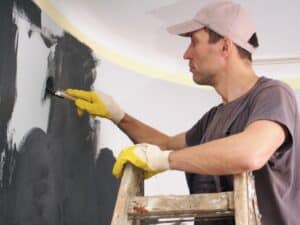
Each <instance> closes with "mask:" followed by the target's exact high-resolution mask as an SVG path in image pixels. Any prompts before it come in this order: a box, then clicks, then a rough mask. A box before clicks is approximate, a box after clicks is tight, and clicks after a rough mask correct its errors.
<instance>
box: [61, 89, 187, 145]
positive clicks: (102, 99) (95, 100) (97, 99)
mask: <svg viewBox="0 0 300 225" xmlns="http://www.w3.org/2000/svg"><path fill="white" fill-rule="evenodd" d="M66 94H68V95H70V96H72V97H75V98H76V100H75V105H76V107H77V111H78V113H79V115H82V114H83V113H84V112H88V113H89V114H90V115H92V116H100V117H103V118H107V119H110V120H111V121H112V122H114V123H115V124H116V125H117V126H118V127H119V128H120V129H121V130H122V131H123V132H124V133H125V134H126V135H127V136H128V137H129V138H130V139H131V140H132V141H133V142H134V143H145V142H147V143H152V144H155V145H158V146H160V147H161V148H162V149H174V150H175V149H181V148H184V147H185V146H186V143H185V134H179V135H176V136H174V137H170V136H167V135H166V134H163V133H162V132H160V131H158V130H156V129H154V128H152V127H150V126H148V125H146V124H144V123H143V122H141V121H139V120H137V119H135V118H133V117H132V116H130V115H128V114H126V113H125V112H124V111H123V110H122V108H121V107H120V106H119V104H118V103H117V102H116V101H115V100H114V99H113V98H112V97H111V96H109V95H107V94H105V93H103V92H101V91H84V90H76V89H68V90H66Z"/></svg>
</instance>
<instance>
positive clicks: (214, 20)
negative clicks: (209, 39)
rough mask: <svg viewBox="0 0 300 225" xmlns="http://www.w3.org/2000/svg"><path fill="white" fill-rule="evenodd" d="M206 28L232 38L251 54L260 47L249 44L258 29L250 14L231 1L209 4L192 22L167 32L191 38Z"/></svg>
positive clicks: (181, 24)
mask: <svg viewBox="0 0 300 225" xmlns="http://www.w3.org/2000/svg"><path fill="white" fill-rule="evenodd" d="M204 27H206V28H208V29H210V30H212V31H214V32H216V33H218V34H220V35H222V36H226V37H228V38H230V39H231V40H232V41H233V42H234V43H235V44H237V45H238V46H240V47H242V48H244V49H246V50H247V51H249V52H250V53H253V52H254V51H255V49H256V48H257V47H258V46H253V45H252V44H250V43H249V41H250V39H251V38H252V37H253V35H256V29H255V25H254V23H253V21H252V19H251V18H250V16H249V14H248V12H246V11H245V10H244V9H243V8H242V6H241V5H239V4H236V3H233V2H231V1H219V2H215V3H212V4H208V5H206V6H205V7H203V8H201V9H200V10H199V11H198V12H197V13H196V15H195V16H194V17H193V18H192V19H191V20H188V21H185V22H183V23H180V24H176V25H174V26H171V27H168V28H167V31H168V32H169V33H171V34H176V35H180V36H190V34H191V33H192V32H194V31H196V30H199V29H202V28H204Z"/></svg>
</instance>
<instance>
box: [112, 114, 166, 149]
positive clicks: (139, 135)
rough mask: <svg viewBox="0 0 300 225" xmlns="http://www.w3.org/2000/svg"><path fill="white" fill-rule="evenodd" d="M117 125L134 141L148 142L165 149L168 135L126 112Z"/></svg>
mask: <svg viewBox="0 0 300 225" xmlns="http://www.w3.org/2000/svg"><path fill="white" fill-rule="evenodd" d="M118 126H119V128H120V129H121V130H122V131H123V132H124V133H125V134H127V135H128V137H129V138H130V139H131V140H132V141H133V142H134V143H150V144H154V145H158V146H160V147H161V148H162V149H165V148H167V145H168V142H169V140H170V137H169V136H167V135H166V134H164V133H162V132H160V131H158V130H156V129H155V128H152V127H150V126H148V125H147V124H144V123H143V122H141V121H139V120H137V119H135V118H133V117H132V116H130V115H128V114H125V116H124V118H123V119H122V120H121V121H120V123H119V124H118Z"/></svg>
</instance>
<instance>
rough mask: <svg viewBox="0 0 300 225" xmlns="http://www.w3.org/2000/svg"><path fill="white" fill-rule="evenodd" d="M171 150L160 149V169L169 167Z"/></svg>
mask: <svg viewBox="0 0 300 225" xmlns="http://www.w3.org/2000/svg"><path fill="white" fill-rule="evenodd" d="M171 152H172V151H171V150H165V151H162V161H161V166H162V170H169V169H170V163H169V155H170V153H171Z"/></svg>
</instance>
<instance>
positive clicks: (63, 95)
mask: <svg viewBox="0 0 300 225" xmlns="http://www.w3.org/2000/svg"><path fill="white" fill-rule="evenodd" d="M62 97H63V98H65V99H68V100H70V101H75V100H76V98H75V97H73V96H70V95H68V94H66V93H65V92H63V93H62Z"/></svg>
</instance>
